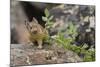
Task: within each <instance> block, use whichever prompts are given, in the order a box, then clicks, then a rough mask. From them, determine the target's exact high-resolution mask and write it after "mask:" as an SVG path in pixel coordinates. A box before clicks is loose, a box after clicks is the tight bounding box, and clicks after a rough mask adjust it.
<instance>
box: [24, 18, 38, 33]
mask: <svg viewBox="0 0 100 67" xmlns="http://www.w3.org/2000/svg"><path fill="white" fill-rule="evenodd" d="M25 25H26V28H27V29H28V31H29V32H31V33H32V34H37V33H38V31H39V28H38V27H39V24H38V21H37V20H36V19H35V18H34V17H33V19H32V21H31V22H26V21H25Z"/></svg>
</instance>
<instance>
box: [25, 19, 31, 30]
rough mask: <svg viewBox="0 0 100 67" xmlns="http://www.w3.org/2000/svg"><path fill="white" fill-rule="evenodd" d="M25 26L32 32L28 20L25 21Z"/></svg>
mask: <svg viewBox="0 0 100 67" xmlns="http://www.w3.org/2000/svg"><path fill="white" fill-rule="evenodd" d="M25 26H26V28H27V29H28V30H29V31H30V25H29V22H28V21H27V20H25Z"/></svg>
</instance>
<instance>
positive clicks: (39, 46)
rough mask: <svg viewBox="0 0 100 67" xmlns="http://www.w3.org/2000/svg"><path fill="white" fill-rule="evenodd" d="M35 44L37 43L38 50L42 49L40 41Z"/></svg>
mask: <svg viewBox="0 0 100 67" xmlns="http://www.w3.org/2000/svg"><path fill="white" fill-rule="evenodd" d="M37 43H38V48H39V49H42V40H38V41H37Z"/></svg>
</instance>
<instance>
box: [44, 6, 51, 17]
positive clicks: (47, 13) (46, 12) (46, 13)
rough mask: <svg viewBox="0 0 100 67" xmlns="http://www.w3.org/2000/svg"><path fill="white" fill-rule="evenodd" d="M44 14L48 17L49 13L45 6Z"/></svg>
mask: <svg viewBox="0 0 100 67" xmlns="http://www.w3.org/2000/svg"><path fill="white" fill-rule="evenodd" d="M45 15H46V17H49V15H50V13H49V11H48V9H47V8H46V9H45Z"/></svg>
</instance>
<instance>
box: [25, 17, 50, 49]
mask: <svg viewBox="0 0 100 67" xmlns="http://www.w3.org/2000/svg"><path fill="white" fill-rule="evenodd" d="M25 26H26V28H27V30H28V32H29V41H30V42H31V43H34V42H37V44H38V48H39V49H41V48H42V44H43V40H45V39H46V38H47V37H48V31H47V30H46V29H45V28H43V27H42V26H41V25H40V24H39V23H38V21H37V19H35V18H34V17H33V19H32V21H31V22H27V21H25Z"/></svg>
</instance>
